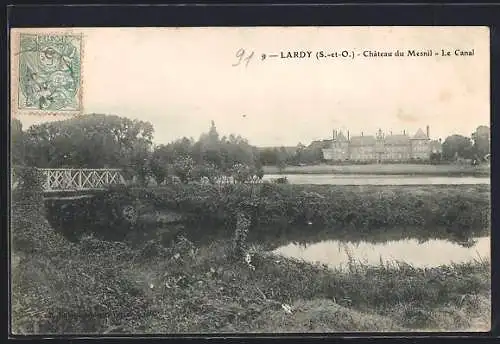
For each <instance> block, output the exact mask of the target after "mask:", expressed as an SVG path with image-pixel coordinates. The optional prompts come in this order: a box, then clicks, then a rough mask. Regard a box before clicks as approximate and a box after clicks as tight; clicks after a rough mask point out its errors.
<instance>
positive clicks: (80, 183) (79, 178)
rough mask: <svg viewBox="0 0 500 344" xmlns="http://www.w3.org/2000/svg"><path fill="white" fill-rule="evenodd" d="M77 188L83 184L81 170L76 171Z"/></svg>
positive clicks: (80, 187)
mask: <svg viewBox="0 0 500 344" xmlns="http://www.w3.org/2000/svg"><path fill="white" fill-rule="evenodd" d="M77 173H78V188H79V189H83V186H82V171H81V170H80V171H78V172H77Z"/></svg>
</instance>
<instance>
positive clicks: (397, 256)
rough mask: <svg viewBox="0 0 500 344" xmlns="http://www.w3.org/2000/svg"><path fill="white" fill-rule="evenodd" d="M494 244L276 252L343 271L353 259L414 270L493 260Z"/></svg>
mask: <svg viewBox="0 0 500 344" xmlns="http://www.w3.org/2000/svg"><path fill="white" fill-rule="evenodd" d="M490 242H491V241H490V237H481V238H474V239H471V240H470V242H469V244H468V245H464V244H462V245H459V244H457V243H453V242H450V241H447V240H428V241H425V242H419V241H418V240H416V239H406V240H395V241H387V242H384V243H370V242H364V241H359V242H345V241H340V240H325V241H321V242H318V243H312V244H310V245H309V244H297V243H290V244H287V245H285V246H281V247H279V248H277V249H275V250H274V253H276V254H278V255H282V256H285V257H289V258H296V259H300V260H305V261H307V262H311V263H319V264H326V265H327V266H329V267H331V268H336V269H341V270H343V269H346V268H347V267H348V264H349V260H350V258H349V257H352V258H353V259H355V260H356V261H359V262H362V263H365V264H368V265H378V264H380V262H381V260H382V261H383V262H384V263H389V264H390V263H391V262H392V263H394V262H395V261H400V262H404V263H408V264H410V265H412V266H414V267H435V266H439V265H447V264H451V263H463V262H467V261H473V260H475V259H476V260H486V261H489V260H490Z"/></svg>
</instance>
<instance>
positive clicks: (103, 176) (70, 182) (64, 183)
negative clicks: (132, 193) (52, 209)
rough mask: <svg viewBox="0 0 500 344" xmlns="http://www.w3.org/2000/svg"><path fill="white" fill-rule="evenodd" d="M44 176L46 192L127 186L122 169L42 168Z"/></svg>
mask: <svg viewBox="0 0 500 344" xmlns="http://www.w3.org/2000/svg"><path fill="white" fill-rule="evenodd" d="M39 170H40V171H41V172H42V173H43V175H44V183H43V189H44V191H78V190H95V189H103V188H105V187H106V186H108V185H113V184H125V179H124V178H123V176H122V174H121V170H120V169H109V168H102V169H87V168H78V169H72V168H40V169H39Z"/></svg>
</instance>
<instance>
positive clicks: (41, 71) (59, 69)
mask: <svg viewBox="0 0 500 344" xmlns="http://www.w3.org/2000/svg"><path fill="white" fill-rule="evenodd" d="M11 37H12V49H11V52H12V55H11V56H12V59H11V71H12V79H11V107H12V111H13V112H14V113H20V114H23V113H26V114H39V115H47V114H52V115H60V114H67V115H72V114H80V113H81V112H82V110H83V109H82V100H83V87H82V86H83V83H82V56H83V35H82V34H78V33H74V32H71V31H67V32H64V31H62V32H61V30H60V29H58V30H56V31H55V32H49V31H42V32H36V31H20V32H19V31H18V32H15V34H13V35H11Z"/></svg>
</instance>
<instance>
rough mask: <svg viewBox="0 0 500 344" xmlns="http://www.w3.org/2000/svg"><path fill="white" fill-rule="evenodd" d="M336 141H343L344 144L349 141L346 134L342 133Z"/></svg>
mask: <svg viewBox="0 0 500 344" xmlns="http://www.w3.org/2000/svg"><path fill="white" fill-rule="evenodd" d="M336 139H337V141H342V142H345V141H347V138H346V137H345V136H344V134H343V133H342V132H341V131H339V132H338V134H337V137H336Z"/></svg>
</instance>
